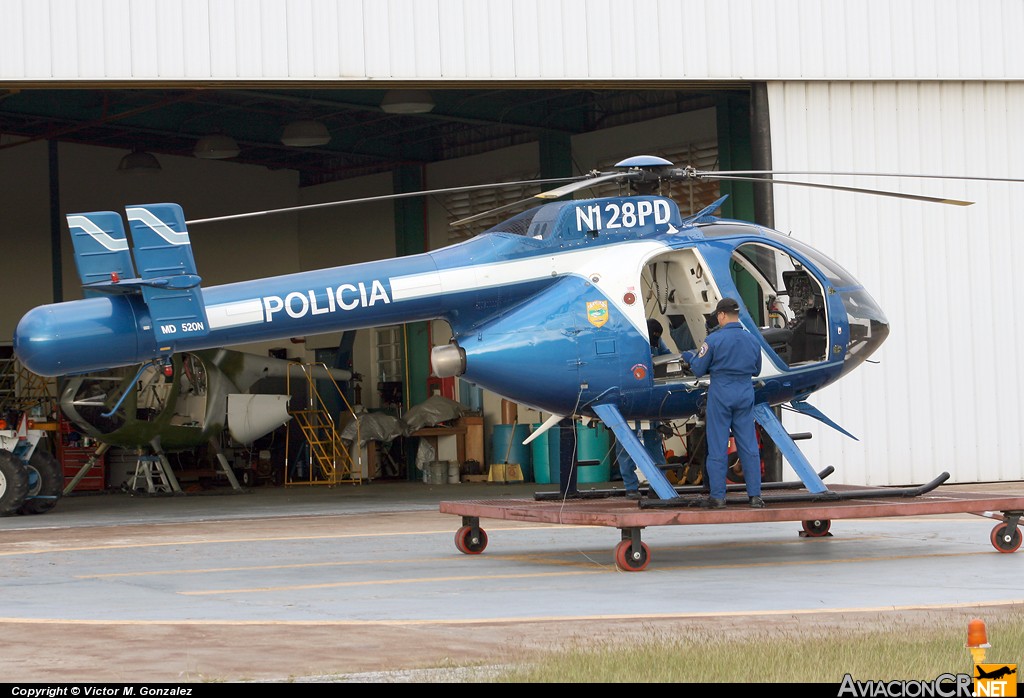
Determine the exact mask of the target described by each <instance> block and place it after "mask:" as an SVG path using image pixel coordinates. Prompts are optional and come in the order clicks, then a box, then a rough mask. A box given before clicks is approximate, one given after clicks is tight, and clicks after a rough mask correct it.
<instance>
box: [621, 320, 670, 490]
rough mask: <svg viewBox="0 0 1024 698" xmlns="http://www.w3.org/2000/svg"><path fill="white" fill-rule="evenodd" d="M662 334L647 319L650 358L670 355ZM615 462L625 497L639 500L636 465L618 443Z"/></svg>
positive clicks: (655, 425)
mask: <svg viewBox="0 0 1024 698" xmlns="http://www.w3.org/2000/svg"><path fill="white" fill-rule="evenodd" d="M664 332H665V328H664V327H662V325H661V323H660V322H658V321H657V320H655V319H654V318H648V320H647V334H648V336H649V337H650V340H651V356H662V355H663V354H671V353H672V350H671V349H669V348H668V345H667V344H665V340H664V339H662V338H661V335H662V334H663V333H664ZM657 428H658V423H657V422H651V429H657ZM636 436H637V438H638V439H640V443H643V442H644V436H643V432H638V433H637V435H636ZM615 460H616V461H618V463H619V474H620V475H622V485H623V487H625V488H626V497H628V498H629V499H640V478H638V477H637V476H636V463H634V462H633V459H632V458H631V457H630V455H629V453H627V452H626V449H624V448H623V447H622V444H621V443H619V442H618V441H616V442H615Z"/></svg>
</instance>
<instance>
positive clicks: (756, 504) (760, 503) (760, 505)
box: [750, 497, 764, 509]
mask: <svg viewBox="0 0 1024 698" xmlns="http://www.w3.org/2000/svg"><path fill="white" fill-rule="evenodd" d="M750 508H751V509H764V500H763V499H761V498H760V497H751V498H750Z"/></svg>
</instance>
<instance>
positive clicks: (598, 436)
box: [576, 422, 615, 482]
mask: <svg viewBox="0 0 1024 698" xmlns="http://www.w3.org/2000/svg"><path fill="white" fill-rule="evenodd" d="M576 439H577V441H576V459H577V460H578V461H579V464H580V466H579V472H578V473H577V475H576V481H577V482H608V481H609V480H611V479H612V461H613V460H614V455H615V454H614V453H613V452H612V448H611V432H609V431H608V427H606V426H605V425H604V424H598V425H597V426H595V427H593V428H591V427H589V426H584V425H583V423H582V422H580V423H579V424H577V425H576Z"/></svg>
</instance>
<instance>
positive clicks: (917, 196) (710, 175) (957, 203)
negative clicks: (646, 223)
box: [697, 172, 974, 206]
mask: <svg viewBox="0 0 1024 698" xmlns="http://www.w3.org/2000/svg"><path fill="white" fill-rule="evenodd" d="M697 178H698V179H729V180H738V181H741V182H764V183H768V184H792V185H794V186H798V187H813V188H815V189H832V190H837V191H852V192H855V193H858V194H875V195H876V196H892V197H895V198H897V199H913V200H914V201H928V202H930V203H935V204H950V205H952V206H971V205H973V204H974V202H973V201H961V200H960V199H943V198H939V197H935V196H922V195H921V194H904V193H903V192H898V191H887V190H885V189H863V188H860V187H845V186H842V185H839V184H815V183H813V182H796V181H793V180H791V179H775V178H773V177H769V178H764V177H733V176H731V175H718V174H713V173H710V172H708V173H704V172H702V173H698V175H697Z"/></svg>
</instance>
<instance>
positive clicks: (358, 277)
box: [14, 156, 969, 501]
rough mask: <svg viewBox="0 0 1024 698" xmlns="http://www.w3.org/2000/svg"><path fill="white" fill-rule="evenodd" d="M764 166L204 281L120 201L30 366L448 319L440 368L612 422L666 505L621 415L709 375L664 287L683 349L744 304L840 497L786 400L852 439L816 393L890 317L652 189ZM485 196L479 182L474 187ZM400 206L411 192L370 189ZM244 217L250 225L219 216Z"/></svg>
mask: <svg viewBox="0 0 1024 698" xmlns="http://www.w3.org/2000/svg"><path fill="white" fill-rule="evenodd" d="M767 174H769V173H764V172H731V173H725V172H701V171H697V170H694V169H692V168H677V167H675V166H673V165H672V163H670V162H668V161H666V160H664V159H661V158H657V157H653V156H639V157H635V158H630V159H627V160H624V161H622V162H621V163H619V164H618V165H617V168H616V170H615V171H613V172H608V173H596V172H595V173H590V174H589V175H586V176H584V177H578V178H572V179H573V181H572V182H571V183H569V184H566V185H564V186H561V187H559V188H557V189H553V190H550V191H547V192H544V193H542V194H540V195H538V197H537V198H539V199H541V200H554V199H559V198H561V197H564V196H566V195H568V194H570V193H572V192H573V191H576V190H577V189H582V188H584V187H589V186H592V185H594V184H596V183H598V182H602V181H613V180H614V181H619V182H625V183H629V184H630V186H631V187H632V190H633V191H634V192H636V193H635V194H633V195H629V196H614V197H607V198H596V199H585V200H563V201H553V202H551V203H545V204H542V205H540V206H537V207H534V208H531V209H529V210H527V211H526V212H524V213H520V214H518V215H515V216H513V217H511V218H509V219H508V220H506V221H504V222H502V223H500V224H498V225H496V226H494V227H493V228H491V229H490V230H487V231H486V232H484V233H482V234H479V235H477V236H475V237H473V238H471V239H469V240H466V241H464V242H461V243H458V244H455V245H452V246H450V247H446V248H443V249H439V250H436V251H433V252H426V253H423V254H417V255H412V256H407V257H400V258H396V259H386V260H380V261H376V262H368V263H361V264H354V265H350V266H342V267H337V268H333V269H323V270H318V271H309V272H301V273H295V274H288V275H283V276H277V277H272V278H266V279H258V280H253V281H247V282H241V283H232V284H225V285H221V286H212V287H209V288H202V287H201V286H200V281H201V280H200V277H199V276H198V273H197V270H196V266H195V262H194V260H193V256H192V250H191V246H190V243H189V237H188V232H187V230H186V220H185V217H184V213H183V211H182V209H181V207H180V206H178V205H176V204H153V205H140V206H129V207H127V208H126V211H125V213H126V217H127V220H128V223H129V228H130V230H131V238H132V242H133V243H134V246H133V249H130V247H129V242H128V238H127V236H126V233H125V227H124V223H123V219H122V217H121V215H120V214H118V213H116V212H109V211H106V212H94V213H80V214H73V215H69V216H68V217H67V220H68V225H69V227H70V230H71V233H72V237H73V241H74V247H75V259H76V262H77V266H78V271H79V275H80V277H81V280H82V283H83V285H84V289H85V295H86V297H85V298H84V299H83V300H75V301H68V302H63V303H55V304H51V305H45V306H41V307H37V308H35V309H33V310H31V311H29V312H28V313H27V314H26V315H25V316H24V317H23V318H22V320H21V322H20V323H19V325H18V327H17V331H16V334H15V337H14V349H15V352H16V353H17V355H18V357H19V358H20V359H21V361H22V362H23V363H24V365H25V366H26V367H28V368H29V369H30V370H32V371H34V372H35V373H38V374H40V375H43V376H60V375H68V374H77V373H84V372H89V371H94V370H99V369H107V368H111V367H114V366H128V365H133V364H140V363H141V364H144V366H145V365H149V364H153V363H156V364H164V365H167V364H168V363H169V362H170V360H171V357H172V355H173V354H175V353H176V352H184V351H196V350H202V349H209V348H215V347H225V346H230V345H236V344H243V343H249V342H257V341H267V340H278V339H283V338H288V337H295V336H304V335H310V334H318V333H326V332H338V331H342V330H351V329H359V328H367V327H374V326H382V325H389V324H396V323H407V322H415V321H424V320H434V319H442V320H445V321H447V323H448V324H449V325H450V327H451V331H452V339H451V342H450V343H449V344H447V345H444V346H438V347H435V348H434V349H433V350H432V355H431V362H432V367H433V371H434V373H435V374H436V375H437V376H440V377H447V376H460V377H462V378H463V379H465V380H468V381H470V382H472V383H475V384H477V385H479V386H481V387H484V388H487V389H489V390H491V391H493V392H495V393H497V394H499V395H501V396H503V397H505V398H507V399H509V400H512V401H515V402H518V403H521V404H524V405H528V406H531V407H533V408H536V409H538V410H540V411H543V412H545V413H548V414H550V415H552V416H551V418H550V419H548V420H547V422H546V423H545V424H544V425H543V426H542V428H541V431H542V430H544V429H547V428H550V427H551V426H553V425H555V424H557V423H559V422H560V421H561V420H562V419H564V418H569V417H573V416H577V415H578V416H582V417H585V418H590V419H594V418H596V419H599V420H601V421H602V422H604V423H605V424H606V425H607V426H608V427H609V428H610V429H611V430H612V431H613V432H614V434H615V436H616V438H617V439H618V440H619V441H620V442H621V443H622V445H623V446H624V448H626V450H627V451H628V452H629V453H630V455H631V456H632V457H633V459H634V461H635V462H636V463H637V465H638V466H639V467H640V469H641V470H642V472H643V473H644V475H645V476H646V478H647V480H648V482H649V485H650V488H651V489H652V490H653V491H654V492H655V493H656V494H657V497H658V499H660V500H663V501H671V500H673V499H677V498H678V497H679V494H678V492H677V491H676V488H675V487H674V486H673V485H672V484H671V483H670V482H669V481H668V479H667V478H666V477H665V475H664V474H663V472H662V470H661V469H660V468H659V467H658V465H657V464H655V463H654V461H653V459H652V458H651V456H650V455H649V453H648V452H647V450H646V449H645V448H644V446H643V444H642V443H641V442H640V440H639V439H638V438H637V435H636V433H634V430H633V429H631V428H630V427H629V425H628V422H630V421H633V420H661V421H669V420H675V419H683V418H688V417H691V416H692V415H694V414H696V413H697V412H698V410H699V408H700V405H701V402H702V399H703V396H704V394H705V392H706V388H707V385H708V381H707V380H706V379H704V380H698V379H697V378H695V377H694V376H692V375H689V374H688V373H686V372H685V371H684V367H685V366H684V362H683V361H682V360H681V358H680V355H679V354H678V353H676V354H672V355H668V356H661V357H658V358H657V359H652V356H651V351H650V344H649V338H648V330H647V319H648V317H649V316H650V315H651V314H652V313H651V312H649V309H648V308H647V307H646V306H647V304H646V303H645V296H651V295H652V294H653V297H654V299H655V300H656V302H655V303H654V304H653V305H654V308H653V316H654V317H655V318H656V319H658V320H659V321H660V322H662V324H663V326H665V327H666V328H668V329H669V331H668V333H667V334H668V335H669V336H671V337H673V338H675V339H676V341H677V342H678V344H677V346H676V347H675V349H676V350H677V351H681V350H684V349H686V348H688V347H687V346H682V345H683V344H686V343H688V342H689V341H691V340H692V342H693V344H691V345H690V346H693V345H696V346H699V345H700V343H701V342H702V341H703V339H704V337H705V336H706V335H707V332H708V331H709V330H708V327H707V323H706V319H707V318H708V317H709V316H710V314H711V312H712V310H713V309H714V307H715V305H716V304H717V302H718V301H719V299H721V298H723V297H733V298H738V299H741V305H742V306H743V307H742V308H741V321H742V323H743V324H744V326H745V327H746V328H747V329H748V330H749V331H750V332H751V333H753V334H755V335H756V336H757V337H758V338H759V339H760V342H761V348H762V352H763V362H762V363H763V370H762V373H761V375H760V376H757V377H756V378H755V379H754V380H755V387H756V400H757V405H756V407H755V416H756V419H757V421H758V423H759V424H760V425H761V427H762V429H763V430H764V431H765V432H766V433H767V434H768V435H769V436H770V437H771V439H772V441H774V443H775V445H776V446H777V447H778V448H779V449H780V451H781V452H782V454H783V456H784V457H785V458H786V459H787V460H788V461H789V463H790V465H791V466H792V467H793V469H794V470H795V471H796V473H797V474H798V476H799V477H800V479H801V481H802V482H803V484H804V485H805V486H806V488H807V489H808V490H809V491H810V492H811V493H812V494H820V493H827V492H828V490H827V487H826V486H825V485H824V483H823V482H822V480H821V477H820V476H819V474H818V473H816V472H815V471H814V470H813V469H812V468H811V466H810V464H809V463H808V462H807V460H806V459H805V458H804V456H803V455H802V454H801V452H800V450H799V449H798V448H797V447H796V444H795V443H794V442H793V439H792V437H791V436H790V435H789V434H788V433H787V432H786V430H785V429H784V428H783V426H782V424H781V422H780V420H779V419H778V417H777V415H776V413H775V410H774V409H773V408H774V407H776V406H780V405H784V404H788V406H790V407H791V408H792V409H795V410H798V411H800V412H802V413H804V414H807V415H810V416H813V417H815V418H817V419H819V420H821V421H823V422H825V423H827V424H830V425H831V426H834V427H836V428H838V429H840V431H842V429H841V428H840V427H838V425H836V424H834V423H833V422H831V420H829V419H828V418H827V417H826V416H825V415H823V414H822V413H821V412H819V411H818V410H817V409H815V408H814V407H812V406H811V405H810V404H808V403H807V401H806V400H807V398H808V397H809V396H811V395H812V394H813V393H814V392H815V391H817V390H820V389H821V388H823V387H825V386H826V385H829V384H830V383H833V382H834V381H836V380H838V379H839V378H840V377H842V376H843V375H845V374H847V373H849V372H850V371H852V370H854V369H855V368H856V367H857V366H858V365H860V364H861V363H862V362H863V361H864V360H865V359H867V358H868V357H869V356H871V354H872V353H873V352H875V351H876V350H877V349H878V347H879V346H880V345H881V344H882V342H883V341H884V340H885V338H886V336H887V335H888V332H889V326H888V322H887V320H886V317H885V314H884V313H883V312H882V309H881V308H880V307H879V305H878V303H876V302H875V301H874V300H873V299H872V297H871V296H870V294H869V293H868V292H867V290H866V289H865V288H864V287H863V286H862V285H861V284H860V283H859V282H858V281H857V280H856V279H855V278H853V276H852V275H851V274H849V273H848V272H847V271H846V270H844V269H843V268H842V267H841V266H840V265H838V264H837V263H835V262H834V261H832V260H831V259H828V258H827V257H826V256H825V255H823V254H821V253H820V252H818V251H816V250H815V249H813V248H812V247H810V246H808V245H805V244H802V243H800V242H797V241H796V240H794V239H792V238H791V237H788V236H785V235H782V234H780V233H778V232H776V231H773V230H770V229H767V228H765V227H763V226H760V225H755V224H752V223H747V222H742V221H732V220H722V219H719V218H717V217H715V216H714V215H713V214H714V212H715V211H716V210H717V209H718V208H719V207H720V206H721V204H722V202H723V201H724V200H725V199H724V197H723V198H722V199H719V200H718V201H716V202H715V203H714V204H712V205H710V206H708V207H707V208H705V209H704V210H702V211H700V212H698V213H696V214H694V215H691V216H687V217H683V216H682V215H681V214H680V212H679V209H678V207H677V206H676V203H675V202H674V201H673V200H672V199H670V198H667V197H663V196H659V195H656V194H655V193H654V192H655V191H657V189H658V187H659V186H660V185H661V184H662V183H663V182H671V181H687V180H696V179H712V178H714V179H741V180H742V179H752V180H757V181H764V180H763V179H761V178H762V177H764V176H766V175H767ZM549 181H550V180H549ZM773 181H774V182H776V183H779V182H780V181H779V180H773ZM788 183H794V184H799V183H798V182H788ZM807 186H826V187H828V188H837V189H845V190H852V191H871V192H872V193H882V194H887V195H892V196H900V197H904V198H913V199H919V200H924V201H934V202H941V203H951V204H959V205H966V204H968V203H969V202H963V201H955V200H948V199H937V198H933V197H924V196H916V195H909V194H902V193H895V192H877V191H875V190H861V189H855V188H851V187H832V186H830V185H821V184H807ZM472 188H479V185H477V186H474V187H464V188H462V189H472ZM444 191H452V190H451V189H449V190H444ZM429 193H433V192H423V193H422V194H429ZM401 196H408V195H407V194H406V195H392V196H391V197H387V196H385V197H377V198H396V197H401ZM358 201H366V199H361V200H358ZM337 203H338V204H344V203H354V202H352V201H349V202H345V201H342V202H337ZM322 205H323V204H317V205H315V206H322ZM300 208H301V207H300ZM287 210H294V209H287ZM244 215H257V214H240V215H235V216H225V217H224V218H238V217H241V216H244ZM213 220H218V219H205V220H202V221H189V223H191V224H196V223H206V222H211V221H213ZM133 252H134V254H133ZM133 258H134V263H133ZM140 374H141V370H140ZM536 433H540V432H535V434H536ZM844 433H845V432H844Z"/></svg>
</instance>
